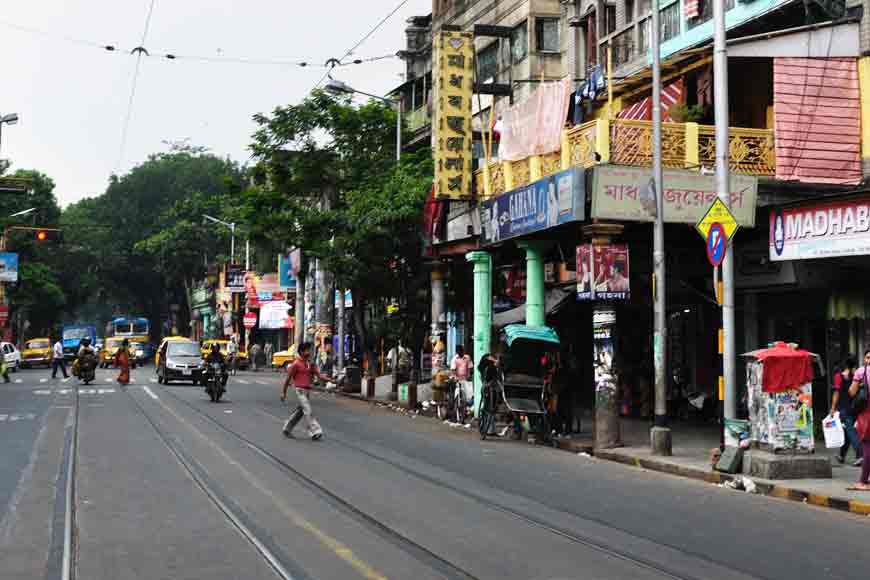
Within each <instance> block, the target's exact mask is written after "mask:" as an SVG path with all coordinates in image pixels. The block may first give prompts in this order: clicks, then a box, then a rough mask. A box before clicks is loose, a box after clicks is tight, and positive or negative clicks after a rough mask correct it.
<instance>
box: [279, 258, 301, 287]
mask: <svg viewBox="0 0 870 580" xmlns="http://www.w3.org/2000/svg"><path fill="white" fill-rule="evenodd" d="M298 254H299V252H298V250H297V251H294V252H288V253H287V254H278V288H279V289H280V290H284V291H286V290H294V291H295V290H296V273H297V272H298V271H299V264H298V263H296V262H295V261H294V258H296V259H297V260H298Z"/></svg>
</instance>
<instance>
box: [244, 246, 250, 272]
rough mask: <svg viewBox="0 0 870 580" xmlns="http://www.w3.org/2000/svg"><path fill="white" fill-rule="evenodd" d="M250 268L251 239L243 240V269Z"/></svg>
mask: <svg viewBox="0 0 870 580" xmlns="http://www.w3.org/2000/svg"><path fill="white" fill-rule="evenodd" d="M250 269H251V240H245V271H246V272H247V271H249V270H250Z"/></svg>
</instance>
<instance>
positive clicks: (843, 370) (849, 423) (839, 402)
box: [828, 356, 863, 465]
mask: <svg viewBox="0 0 870 580" xmlns="http://www.w3.org/2000/svg"><path fill="white" fill-rule="evenodd" d="M857 366H858V362H857V361H856V360H855V357H853V356H850V357H847V358H846V360H844V361H843V362H842V363H841V364H840V365H838V367H837V369H836V371H835V372H834V384H833V394H832V395H831V410H830V411H829V412H828V414H829V415H833V414H834V413H840V421H841V422H842V423H843V430H844V431H845V432H846V442H845V443H843V446H842V447H840V452H839V453H838V454H837V461H839V462H840V463H845V461H846V454H847V453H849V448H850V447H851V448H853V449H854V450H855V464H856V465H860V464H861V455H862V453H863V451H862V446H861V440H860V439H859V437H858V432H857V431H855V417H854V416H853V415H852V397H850V396H849V388H848V386H851V384H852V375H853V374H854V373H855V367H857ZM847 385H848V386H847Z"/></svg>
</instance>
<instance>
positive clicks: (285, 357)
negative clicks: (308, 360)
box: [272, 344, 296, 369]
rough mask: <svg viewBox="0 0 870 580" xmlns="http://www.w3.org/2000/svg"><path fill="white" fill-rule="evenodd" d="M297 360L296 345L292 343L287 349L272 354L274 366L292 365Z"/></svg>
mask: <svg viewBox="0 0 870 580" xmlns="http://www.w3.org/2000/svg"><path fill="white" fill-rule="evenodd" d="M294 360H296V345H295V344H294V345H291V346H290V348H288V349H287V350H282V351H278V352H276V353H274V354H273V355H272V368H275V369H280V368H286V367H288V366H290V363H292V362H293V361H294Z"/></svg>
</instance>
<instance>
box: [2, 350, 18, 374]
mask: <svg viewBox="0 0 870 580" xmlns="http://www.w3.org/2000/svg"><path fill="white" fill-rule="evenodd" d="M0 349H2V350H3V357H4V358H5V359H6V366H8V367H9V370H11V371H12V372H13V373H15V372H18V369H19V368H21V351H20V350H18V349H17V348H15V345H14V344H12V343H11V342H0Z"/></svg>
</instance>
